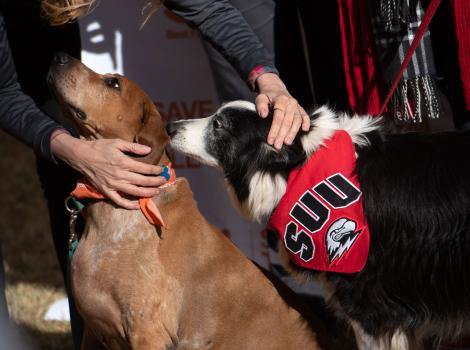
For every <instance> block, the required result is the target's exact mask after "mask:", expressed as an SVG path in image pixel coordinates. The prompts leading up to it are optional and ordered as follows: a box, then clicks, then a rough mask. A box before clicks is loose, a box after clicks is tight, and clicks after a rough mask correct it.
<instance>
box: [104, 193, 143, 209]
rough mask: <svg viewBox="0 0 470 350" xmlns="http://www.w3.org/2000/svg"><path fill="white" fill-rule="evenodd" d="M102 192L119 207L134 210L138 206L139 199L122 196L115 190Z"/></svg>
mask: <svg viewBox="0 0 470 350" xmlns="http://www.w3.org/2000/svg"><path fill="white" fill-rule="evenodd" d="M102 192H103V194H104V195H105V196H106V197H108V198H109V199H111V200H112V201H113V202H114V203H116V205H118V206H119V207H122V208H125V209H129V210H136V209H139V208H140V206H139V201H137V200H129V199H126V198H123V197H122V196H121V195H120V194H119V193H118V192H117V191H112V190H102Z"/></svg>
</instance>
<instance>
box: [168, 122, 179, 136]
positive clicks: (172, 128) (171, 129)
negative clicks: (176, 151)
mask: <svg viewBox="0 0 470 350" xmlns="http://www.w3.org/2000/svg"><path fill="white" fill-rule="evenodd" d="M178 124H181V123H177V122H173V123H168V124H167V125H166V132H167V133H168V136H170V138H171V137H173V136H175V135H176V134H177V132H178Z"/></svg>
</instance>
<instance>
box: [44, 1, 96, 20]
mask: <svg viewBox="0 0 470 350" xmlns="http://www.w3.org/2000/svg"><path fill="white" fill-rule="evenodd" d="M96 4H97V0H42V3H41V9H42V14H43V16H44V17H45V18H46V19H47V20H49V23H50V24H51V25H53V26H58V25H62V24H66V23H70V22H74V21H76V20H77V19H78V18H79V17H82V16H85V15H87V14H88V13H90V12H91V10H93V8H94V7H95V5H96Z"/></svg>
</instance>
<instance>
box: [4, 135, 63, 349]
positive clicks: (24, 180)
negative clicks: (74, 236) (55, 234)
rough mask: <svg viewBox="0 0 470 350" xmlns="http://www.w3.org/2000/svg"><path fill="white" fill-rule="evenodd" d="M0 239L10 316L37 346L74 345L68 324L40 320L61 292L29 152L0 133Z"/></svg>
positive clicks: (31, 156)
mask: <svg viewBox="0 0 470 350" xmlns="http://www.w3.org/2000/svg"><path fill="white" fill-rule="evenodd" d="M0 155H1V158H0V174H1V175H0V176H1V181H0V241H1V244H2V251H3V257H4V263H5V269H6V278H7V299H8V307H9V311H10V315H11V318H12V319H13V321H14V322H15V323H16V324H17V325H18V327H19V328H20V330H24V331H25V333H26V337H25V338H28V339H27V342H29V343H31V344H34V345H35V349H38V350H39V349H41V350H42V349H44V350H46V349H47V350H66V349H67V350H68V349H72V339H71V335H70V324H69V323H68V322H50V321H44V320H43V317H44V315H45V312H46V311H47V307H48V306H49V305H50V304H51V303H52V302H54V301H56V300H57V299H60V298H61V297H64V296H65V291H64V288H63V283H62V277H61V274H60V271H59V265H58V262H57V259H56V256H55V251H54V248H53V244H52V239H51V234H50V229H49V222H48V214H47V208H46V205H45V200H44V197H43V195H42V192H41V189H40V186H39V181H38V177H37V175H36V169H35V156H34V154H33V153H32V151H31V150H30V149H29V148H27V147H25V146H23V145H22V144H20V143H19V142H18V141H16V140H14V139H13V138H12V137H10V136H8V135H6V134H5V133H3V132H1V131H0Z"/></svg>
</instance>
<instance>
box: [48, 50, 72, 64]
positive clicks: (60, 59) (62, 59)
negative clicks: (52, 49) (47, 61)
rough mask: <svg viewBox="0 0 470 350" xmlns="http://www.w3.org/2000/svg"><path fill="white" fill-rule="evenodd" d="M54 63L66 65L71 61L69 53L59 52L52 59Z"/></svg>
mask: <svg viewBox="0 0 470 350" xmlns="http://www.w3.org/2000/svg"><path fill="white" fill-rule="evenodd" d="M52 60H53V61H54V63H56V64H58V65H61V66H64V65H66V64H67V63H69V61H70V56H69V55H67V54H66V53H65V52H57V53H56V54H55V55H54V58H53V59H52Z"/></svg>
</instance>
